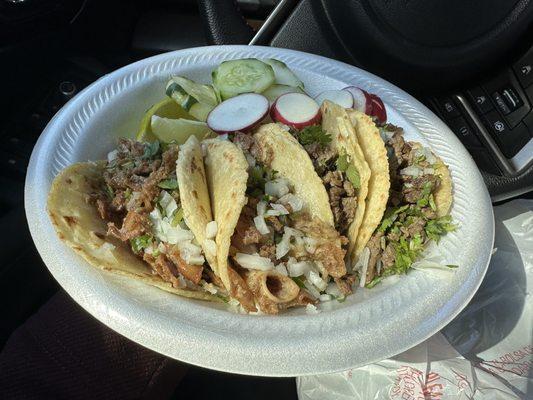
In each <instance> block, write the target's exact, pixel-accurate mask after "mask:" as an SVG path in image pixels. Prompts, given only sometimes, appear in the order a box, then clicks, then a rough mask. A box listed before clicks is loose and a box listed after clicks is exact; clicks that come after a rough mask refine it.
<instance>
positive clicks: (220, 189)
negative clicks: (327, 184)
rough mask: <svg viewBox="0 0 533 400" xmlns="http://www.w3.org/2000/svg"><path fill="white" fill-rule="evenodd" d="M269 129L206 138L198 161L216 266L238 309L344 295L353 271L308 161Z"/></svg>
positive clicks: (272, 310) (268, 308) (270, 308)
mask: <svg viewBox="0 0 533 400" xmlns="http://www.w3.org/2000/svg"><path fill="white" fill-rule="evenodd" d="M271 129H273V124H267V125H263V126H261V127H260V128H259V129H258V130H257V132H256V133H255V134H254V135H252V134H245V133H240V132H238V133H236V134H234V135H230V141H224V140H208V141H206V142H205V143H206V158H205V165H206V172H207V182H208V185H209V191H210V194H211V203H212V205H213V214H214V218H215V221H216V222H217V225H218V226H219V227H220V228H219V230H218V232H217V236H216V243H217V267H216V269H215V271H216V272H217V274H218V275H219V276H220V278H221V280H222V282H224V285H225V286H226V288H227V289H228V291H229V293H230V295H231V296H232V297H233V298H235V299H237V300H238V301H239V302H240V304H241V305H242V307H243V308H244V309H245V310H247V311H256V310H257V309H259V311H261V312H264V313H269V314H276V313H278V312H279V311H280V310H282V309H285V308H288V307H294V306H300V305H307V307H311V308H312V307H313V306H312V304H314V303H316V302H317V301H319V300H320V298H321V296H322V295H324V293H328V292H330V293H335V294H336V295H338V296H339V297H340V296H343V295H345V294H347V293H350V292H351V284H352V283H353V279H354V277H353V276H347V275H346V265H345V262H344V256H345V253H346V251H345V250H344V249H343V246H344V245H346V244H347V239H346V238H345V237H344V236H341V235H340V234H339V233H338V232H337V231H336V230H335V228H334V226H333V215H332V212H331V208H330V207H329V204H328V196H327V193H326V190H325V188H324V185H323V184H322V182H321V180H320V178H319V177H318V176H317V174H316V172H315V171H314V168H313V165H312V162H311V160H310V159H309V157H308V155H307V154H306V153H305V151H303V149H302V148H301V146H300V145H299V144H298V142H297V141H296V140H294V139H293V138H291V140H290V141H287V142H286V143H282V146H280V143H279V142H276V141H271V140H269V138H270V135H269V132H270V130H271ZM232 142H233V143H232ZM291 278H292V279H291ZM330 278H332V279H331V280H332V282H330ZM343 290H344V292H343ZM327 296H328V299H329V298H330V297H329V295H327Z"/></svg>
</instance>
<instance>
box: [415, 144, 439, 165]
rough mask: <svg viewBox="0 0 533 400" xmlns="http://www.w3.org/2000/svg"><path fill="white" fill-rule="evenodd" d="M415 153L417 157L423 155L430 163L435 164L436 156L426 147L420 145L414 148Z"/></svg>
mask: <svg viewBox="0 0 533 400" xmlns="http://www.w3.org/2000/svg"><path fill="white" fill-rule="evenodd" d="M415 155H416V156H417V157H420V156H424V157H425V158H426V161H427V162H428V163H430V164H435V163H436V162H437V158H436V157H435V156H434V155H433V153H432V152H431V150H430V149H428V148H427V147H421V148H419V149H416V151H415Z"/></svg>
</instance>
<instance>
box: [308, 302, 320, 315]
mask: <svg viewBox="0 0 533 400" xmlns="http://www.w3.org/2000/svg"><path fill="white" fill-rule="evenodd" d="M305 312H306V313H307V314H318V313H319V312H320V311H319V310H318V309H317V308H316V307H315V305H314V304H307V305H306V306H305Z"/></svg>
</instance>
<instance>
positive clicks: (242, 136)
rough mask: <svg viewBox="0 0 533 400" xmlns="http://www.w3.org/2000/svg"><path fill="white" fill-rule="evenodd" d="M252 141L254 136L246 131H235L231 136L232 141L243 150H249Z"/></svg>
mask: <svg viewBox="0 0 533 400" xmlns="http://www.w3.org/2000/svg"><path fill="white" fill-rule="evenodd" d="M254 142H255V140H254V137H253V136H252V135H249V134H247V133H242V132H237V133H236V134H235V136H234V137H233V143H234V144H236V145H237V146H239V147H240V148H241V149H243V150H245V151H250V149H251V148H252V146H253V144H254Z"/></svg>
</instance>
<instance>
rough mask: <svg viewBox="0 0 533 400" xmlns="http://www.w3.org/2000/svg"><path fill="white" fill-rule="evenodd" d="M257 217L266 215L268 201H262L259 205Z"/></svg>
mask: <svg viewBox="0 0 533 400" xmlns="http://www.w3.org/2000/svg"><path fill="white" fill-rule="evenodd" d="M256 208H257V215H265V212H266V209H267V202H266V201H262V200H261V201H260V202H259V203H257V207H256Z"/></svg>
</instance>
